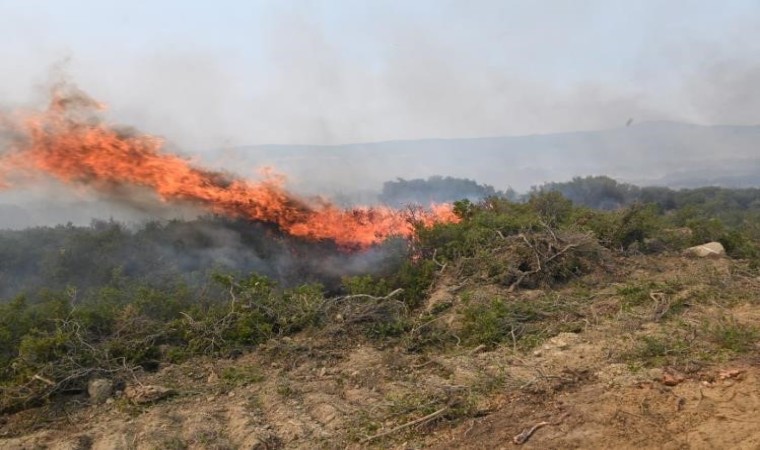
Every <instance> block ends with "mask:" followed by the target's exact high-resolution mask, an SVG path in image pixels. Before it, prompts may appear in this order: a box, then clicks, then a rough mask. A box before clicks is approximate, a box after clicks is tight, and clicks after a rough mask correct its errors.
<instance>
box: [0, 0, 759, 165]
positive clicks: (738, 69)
mask: <svg viewBox="0 0 760 450" xmlns="http://www.w3.org/2000/svg"><path fill="white" fill-rule="evenodd" d="M0 58H1V60H2V61H3V63H2V64H3V67H2V70H1V71H0V107H4V108H7V107H16V106H29V105H35V104H39V103H40V102H41V101H42V99H43V98H44V95H43V94H44V89H43V87H44V86H45V85H46V84H47V83H49V80H50V79H51V77H55V76H57V75H55V74H56V73H59V70H58V69H59V68H60V67H64V68H65V69H64V70H65V72H66V73H67V74H68V75H69V76H70V77H71V79H72V80H74V81H75V82H76V83H77V84H78V85H79V86H80V87H81V88H82V89H84V90H86V91H88V92H90V93H91V94H92V95H94V96H96V97H97V98H99V99H101V100H103V101H105V102H106V103H107V104H109V106H110V108H111V109H110V114H111V115H112V117H113V118H114V119H115V120H118V121H120V122H124V123H129V124H134V125H137V126H138V127H140V128H142V129H145V130H147V131H150V132H153V133H157V134H161V135H164V136H166V137H167V138H168V139H169V140H170V141H172V142H175V143H177V144H180V145H181V146H183V147H184V148H186V149H188V150H191V151H197V150H202V149H205V148H218V147H220V146H234V145H245V144H261V143H309V144H336V143H347V142H358V141H379V140H392V139H410V138H426V137H472V136H487V135H490V136H493V135H518V134H530V133H548V132H555V131H568V130H578V129H595V128H607V127H616V126H621V125H623V124H624V123H625V122H626V121H627V120H628V119H629V118H634V119H635V120H637V121H643V120H654V119H668V120H682V121H689V122H696V123H706V124H714V123H736V124H757V123H760V118H759V117H760V106H759V105H760V89H758V88H757V87H758V85H759V84H758V82H760V1H758V0H734V1H731V0H729V1H722V2H718V1H715V0H702V1H696V0H695V1H675V0H671V1H662V0H660V1H646V0H636V1H631V0H626V1H614V0H599V1H595V0H588V1H583V0H572V1H571V0H567V1H528V0H523V1H507V0H502V1H472V0H470V1H464V0H461V1H444V0H437V1H433V0H431V1H422V0H398V1H391V0H387V1H358V0H357V1H286V0H271V1H219V0H217V1H187V0H184V1H180V0H172V1H166V0H165V1H158V0H154V1H147V0H145V1H139V0H136V1H135V0H133V1H108V0H97V1H96V0H88V1H85V0H80V1H74V0H56V1H53V0H48V1H32V0H16V1H11V0H0Z"/></svg>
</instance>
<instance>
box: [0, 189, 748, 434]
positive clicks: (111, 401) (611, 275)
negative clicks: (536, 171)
mask: <svg viewBox="0 0 760 450" xmlns="http://www.w3.org/2000/svg"><path fill="white" fill-rule="evenodd" d="M455 210H456V211H457V214H458V215H459V217H460V218H461V220H460V222H458V223H447V224H438V225H435V226H433V227H432V228H427V227H423V226H421V225H420V226H418V228H417V233H416V237H415V239H414V240H413V241H412V242H411V246H410V247H409V249H408V250H407V252H408V253H406V255H407V258H408V259H406V261H404V262H402V261H399V262H397V265H396V266H394V267H395V268H393V269H387V271H386V272H385V273H382V274H374V275H361V276H348V277H345V278H343V279H342V281H341V285H340V286H335V287H333V288H330V289H325V288H324V287H323V286H320V285H318V284H305V285H300V286H298V285H295V286H290V287H288V286H280V285H278V284H277V283H275V282H274V281H272V280H271V279H269V278H266V277H263V276H260V275H256V274H248V275H245V274H235V273H224V272H217V273H215V274H213V275H212V279H211V280H209V282H208V283H207V284H201V285H200V286H198V287H196V288H194V287H193V286H192V285H187V284H182V283H178V282H177V281H176V280H175V281H172V282H171V283H168V284H162V283H160V282H156V280H153V281H150V280H147V281H146V280H144V277H143V276H142V275H141V274H140V273H129V272H124V273H123V274H122V276H120V277H117V278H116V279H114V280H111V281H106V282H105V283H106V284H105V285H103V286H100V287H98V285H97V283H95V285H94V287H92V288H90V289H83V290H81V291H78V290H76V289H75V287H74V286H67V287H63V288H61V289H52V290H51V289H45V290H42V291H40V292H38V293H34V292H30V293H29V295H23V296H17V297H16V298H13V299H10V301H9V302H7V303H5V304H4V305H2V311H0V331H2V333H0V339H3V347H2V348H3V349H5V350H4V352H3V353H2V354H1V355H0V356H1V357H2V358H3V361H2V363H3V364H2V367H4V370H3V372H2V373H0V375H2V384H0V387H1V388H2V391H0V392H2V396H0V400H1V401H2V403H0V408H2V410H3V415H2V419H0V427H1V428H0V446H2V447H3V448H9V449H25V448H58V449H64V448H66V449H71V448H76V449H88V448H94V449H106V448H108V449H122V448H123V449H127V448H137V449H152V448H173V449H185V448H188V449H202V448H217V449H237V448H258V449H264V448H315V447H320V448H423V447H424V448H452V449H453V448H501V447H507V446H512V445H513V444H511V443H510V442H512V441H513V440H515V439H516V440H517V441H518V442H521V445H524V446H525V447H526V448H547V447H548V448H663V447H664V448H682V447H692V448H716V447H717V448H728V447H730V448H753V447H755V446H756V445H757V444H758V443H759V442H760V434H758V432H757V430H756V429H755V428H754V427H748V426H747V425H746V424H747V423H754V421H755V420H756V414H757V410H758V408H760V389H757V387H756V384H757V380H759V379H760V371H758V369H757V367H756V366H757V364H756V361H757V358H758V357H760V346H759V345H758V344H759V343H760V327H758V325H757V320H758V319H760V303H758V300H759V299H758V296H757V292H760V271H759V270H758V266H759V265H760V252H759V251H758V250H759V249H760V239H759V238H760V235H758V234H757V231H758V230H757V228H756V227H754V228H753V227H751V226H749V227H747V226H744V225H742V223H741V222H739V223H738V224H724V225H722V226H717V225H718V224H717V223H716V222H715V219H710V218H704V217H703V218H700V217H699V214H697V213H696V212H695V211H691V215H689V216H679V215H678V214H661V213H658V212H657V210H656V208H653V207H647V206H644V205H640V204H636V205H633V206H630V207H627V208H624V209H619V210H615V211H595V210H591V209H587V208H584V207H578V206H573V205H572V204H571V203H570V202H568V201H567V200H565V199H564V198H563V197H561V196H560V195H558V194H557V193H553V192H548V193H540V194H536V195H534V196H533V197H532V198H531V199H530V200H529V201H528V202H527V203H513V202H510V201H507V200H503V199H489V200H487V201H485V202H482V203H478V204H474V203H470V202H466V201H465V202H459V203H457V205H456V207H455ZM679 220H685V222H683V223H681V222H679ZM175 226H177V225H175ZM193 226H194V225H192V224H188V225H182V226H181V227H180V229H184V230H185V233H187V230H188V229H190V230H191V229H192V227H193ZM204 226H205V225H204ZM73 231H76V232H77V233H78V234H79V236H80V238H79V239H80V241H79V242H80V245H82V244H84V243H87V242H91V244H92V245H94V247H93V246H92V245H90V246H87V245H84V246H81V247H80V250H79V251H81V249H85V250H86V251H87V252H94V253H93V254H97V253H98V250H97V249H98V248H103V249H105V248H109V246H110V245H111V244H110V242H112V240H108V239H105V240H104V239H103V238H102V236H100V237H99V235H97V234H93V235H88V234H87V233H83V230H76V229H74V230H73ZM158 231H160V229H159V230H158ZM158 231H154V232H158ZM169 231H171V229H169ZM59 232H63V231H60V230H59ZM164 232H166V231H164ZM171 232H173V233H175V232H176V231H171ZM88 236H90V237H88ZM110 236H111V237H113V229H111V235H110ZM126 236H127V239H129V238H130V236H132V235H129V234H127V235H126ZM132 238H133V237H132ZM89 239H95V240H94V241H89ZM707 240H717V241H720V242H722V243H723V244H724V246H725V247H726V249H727V252H728V254H727V255H723V256H716V257H706V258H699V257H696V256H690V255H688V254H687V253H685V251H686V249H687V248H688V247H689V246H691V245H694V244H699V243H702V242H705V241H707ZM201 242H202V240H201ZM102 245H105V247H98V246H102ZM401 250H402V249H400V248H399V247H393V248H389V249H388V251H391V253H396V252H399V251H401ZM143 251H144V250H143ZM321 251H324V249H322V250H321ZM135 252H137V253H135V254H136V255H140V253H139V251H137V250H135ZM51 268H55V265H53V266H51ZM305 270H308V269H305ZM146 282H147V284H146ZM535 426H537V427H538V428H536V429H535V430H534V433H533V434H532V435H529V434H530V433H528V431H529V430H531V429H532V428H533V427H535Z"/></svg>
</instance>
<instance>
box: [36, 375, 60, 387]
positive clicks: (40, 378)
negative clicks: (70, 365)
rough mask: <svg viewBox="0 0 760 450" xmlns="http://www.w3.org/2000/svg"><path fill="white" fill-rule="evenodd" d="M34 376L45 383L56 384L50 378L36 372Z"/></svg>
mask: <svg viewBox="0 0 760 450" xmlns="http://www.w3.org/2000/svg"><path fill="white" fill-rule="evenodd" d="M32 378H34V379H35V380H38V381H42V382H43V383H45V384H47V385H48V386H55V382H54V381H51V380H49V379H48V378H45V377H43V376H42V375H40V374H35V375H34V376H33V377H32Z"/></svg>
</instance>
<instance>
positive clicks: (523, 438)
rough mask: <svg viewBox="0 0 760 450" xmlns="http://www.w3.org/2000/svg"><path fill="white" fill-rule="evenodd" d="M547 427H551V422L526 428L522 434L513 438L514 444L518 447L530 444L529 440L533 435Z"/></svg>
mask: <svg viewBox="0 0 760 450" xmlns="http://www.w3.org/2000/svg"><path fill="white" fill-rule="evenodd" d="M547 425H551V423H549V422H539V423H537V424H535V425H533V426H532V427H530V428H526V429H524V430H522V432H520V434H518V435H517V436H515V437H513V438H512V442H514V443H515V444H517V445H522V444H524V443H526V442H528V439H530V437H531V436H533V433H535V432H536V430H538V429H539V428H541V427H545V426H547Z"/></svg>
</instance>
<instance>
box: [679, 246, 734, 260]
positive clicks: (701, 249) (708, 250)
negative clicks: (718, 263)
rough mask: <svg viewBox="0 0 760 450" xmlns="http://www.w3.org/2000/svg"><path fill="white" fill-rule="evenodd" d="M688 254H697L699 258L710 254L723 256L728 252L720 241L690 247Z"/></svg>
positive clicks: (687, 250)
mask: <svg viewBox="0 0 760 450" xmlns="http://www.w3.org/2000/svg"><path fill="white" fill-rule="evenodd" d="M686 254H688V255H691V256H696V257H698V258H705V257H708V256H723V255H725V254H726V249H725V248H723V245H722V244H721V243H720V242H708V243H706V244H702V245H697V246H696V247H690V248H687V249H686Z"/></svg>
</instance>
